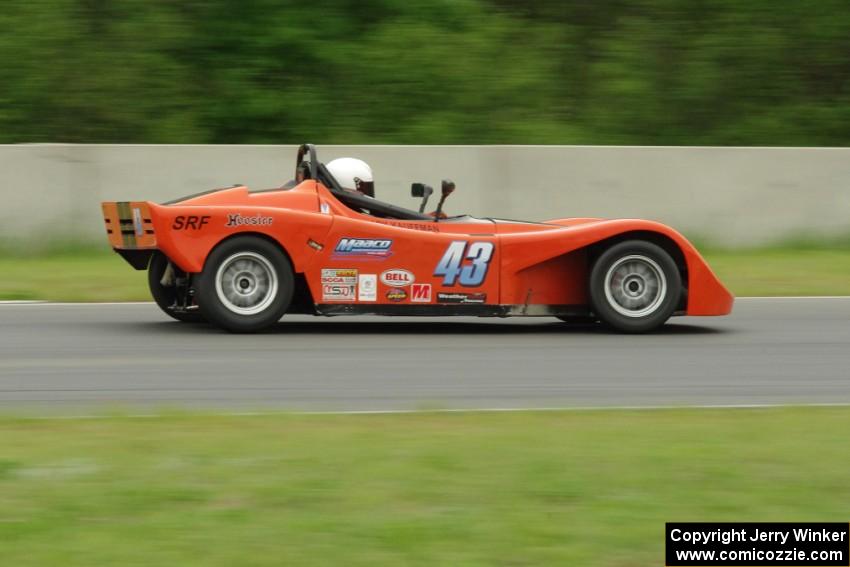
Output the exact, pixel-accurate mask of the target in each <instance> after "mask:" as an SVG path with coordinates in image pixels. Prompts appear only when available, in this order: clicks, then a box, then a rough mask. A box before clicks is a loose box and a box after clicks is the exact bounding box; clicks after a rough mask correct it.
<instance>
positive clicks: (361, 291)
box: [357, 274, 378, 301]
mask: <svg viewBox="0 0 850 567" xmlns="http://www.w3.org/2000/svg"><path fill="white" fill-rule="evenodd" d="M377 300H378V275H377V274H360V278H359V281H358V285H357V301H377Z"/></svg>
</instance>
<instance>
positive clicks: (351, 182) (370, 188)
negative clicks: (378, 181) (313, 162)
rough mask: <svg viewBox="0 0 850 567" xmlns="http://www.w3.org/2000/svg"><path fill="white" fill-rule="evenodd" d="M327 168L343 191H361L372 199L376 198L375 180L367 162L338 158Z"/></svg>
mask: <svg viewBox="0 0 850 567" xmlns="http://www.w3.org/2000/svg"><path fill="white" fill-rule="evenodd" d="M327 167H328V171H330V172H331V175H333V176H334V178H335V179H336V180H337V182H339V185H340V186H341V187H342V188H343V189H348V190H349V191H359V192H361V193H363V194H364V195H369V196H370V197H374V196H375V179H374V178H373V177H372V168H371V167H369V164H368V163H366V162H365V161H363V160H359V159H355V158H350V157H344V158H337V159H335V160H333V161H332V162H330V163H329V164H328V165H327Z"/></svg>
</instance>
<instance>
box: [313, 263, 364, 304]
mask: <svg viewBox="0 0 850 567" xmlns="http://www.w3.org/2000/svg"><path fill="white" fill-rule="evenodd" d="M356 296H357V270H354V269H348V268H346V269H335V268H325V269H323V270H322V301H354V299H355V297H356Z"/></svg>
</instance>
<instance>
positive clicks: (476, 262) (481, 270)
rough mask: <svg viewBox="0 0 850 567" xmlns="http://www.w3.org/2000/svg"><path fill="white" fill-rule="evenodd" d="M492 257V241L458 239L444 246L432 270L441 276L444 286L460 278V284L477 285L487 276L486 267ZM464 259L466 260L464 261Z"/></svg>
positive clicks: (453, 283) (452, 283) (451, 284)
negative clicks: (442, 252) (441, 255)
mask: <svg viewBox="0 0 850 567" xmlns="http://www.w3.org/2000/svg"><path fill="white" fill-rule="evenodd" d="M492 257H493V243H492V242H473V243H469V242H465V241H460V240H458V241H455V242H452V243H451V244H449V247H448V248H446V251H445V253H444V254H443V257H442V258H441V259H440V262H439V263H438V264H437V268H436V269H435V270H434V275H435V276H443V285H444V286H453V285H455V282H456V281H458V280H460V285H462V286H466V287H478V286H480V285H481V284H482V283H483V282H484V278H485V277H487V269H488V268H489V267H490V259H491V258H492ZM464 260H467V261H466V262H464ZM458 276H460V277H459V278H458Z"/></svg>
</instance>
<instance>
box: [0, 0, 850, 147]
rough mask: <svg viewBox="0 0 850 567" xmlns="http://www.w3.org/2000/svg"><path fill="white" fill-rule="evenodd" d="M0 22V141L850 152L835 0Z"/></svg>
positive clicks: (227, 8)
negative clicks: (615, 146) (731, 147)
mask: <svg viewBox="0 0 850 567" xmlns="http://www.w3.org/2000/svg"><path fill="white" fill-rule="evenodd" d="M0 26H2V29H3V30H4V31H3V33H2V34H0V143H21V142H89V143H95V142H96V143H294V142H298V141H302V140H305V139H309V140H311V141H313V142H316V143H402V144H466V143H518V144H636V145H668V144H669V145H799V146H811V145H827V146H844V145H847V143H848V141H850V33H848V32H847V30H848V29H850V3H848V2H846V1H845V0H820V1H819V2H816V3H810V2H793V1H783V0H780V1H775V0H749V1H747V2H735V1H730V0H693V1H687V2H685V1H673V0H597V1H590V0H430V1H427V2H423V1H413V2H410V1H407V0H320V1H315V2H291V1H280V0H247V1H243V0H238V1H237V0H215V1H201V0H181V1H180V2H174V1H173V0H6V1H5V2H3V9H2V10H1V11H0Z"/></svg>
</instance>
